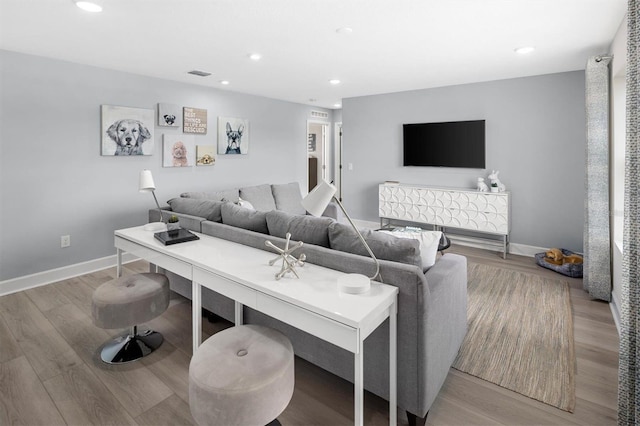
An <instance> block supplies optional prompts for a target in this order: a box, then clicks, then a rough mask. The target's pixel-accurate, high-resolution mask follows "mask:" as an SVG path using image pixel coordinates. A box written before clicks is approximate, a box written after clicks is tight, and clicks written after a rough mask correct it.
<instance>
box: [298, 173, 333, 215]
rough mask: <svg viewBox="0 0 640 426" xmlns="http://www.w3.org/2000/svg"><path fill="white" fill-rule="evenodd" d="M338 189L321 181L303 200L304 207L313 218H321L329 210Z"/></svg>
mask: <svg viewBox="0 0 640 426" xmlns="http://www.w3.org/2000/svg"><path fill="white" fill-rule="evenodd" d="M336 191H337V189H336V187H335V186H333V185H331V184H330V183H327V182H325V181H321V182H320V183H319V184H318V185H317V186H316V187H315V188H313V189H312V190H311V192H309V193H308V194H307V196H306V197H304V199H303V200H302V207H304V209H305V210H306V211H308V212H309V213H310V214H312V215H313V216H321V215H322V213H323V212H324V209H326V208H327V206H328V205H329V203H330V202H331V200H332V199H333V196H334V194H335V193H336Z"/></svg>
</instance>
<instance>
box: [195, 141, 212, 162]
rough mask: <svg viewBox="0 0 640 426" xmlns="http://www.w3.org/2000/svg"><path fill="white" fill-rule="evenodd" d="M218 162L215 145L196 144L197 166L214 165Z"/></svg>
mask: <svg viewBox="0 0 640 426" xmlns="http://www.w3.org/2000/svg"><path fill="white" fill-rule="evenodd" d="M214 164H216V146H215V145H197V146H196V166H213V165H214Z"/></svg>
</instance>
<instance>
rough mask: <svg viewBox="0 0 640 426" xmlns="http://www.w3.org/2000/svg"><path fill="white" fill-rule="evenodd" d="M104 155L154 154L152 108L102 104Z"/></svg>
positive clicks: (102, 151)
mask: <svg viewBox="0 0 640 426" xmlns="http://www.w3.org/2000/svg"><path fill="white" fill-rule="evenodd" d="M100 112H101V118H102V139H101V144H102V150H101V153H102V155H114V156H115V155H117V156H122V155H152V154H153V148H154V139H153V122H154V120H153V119H154V111H153V110H152V109H142V108H128V107H121V106H111V105H101V108H100Z"/></svg>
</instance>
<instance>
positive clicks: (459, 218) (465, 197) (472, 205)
mask: <svg viewBox="0 0 640 426" xmlns="http://www.w3.org/2000/svg"><path fill="white" fill-rule="evenodd" d="M378 199H379V216H380V226H381V227H388V226H390V225H391V221H392V220H397V221H404V222H412V223H424V224H429V225H433V226H434V227H435V228H436V229H440V228H457V229H463V230H467V231H474V232H481V233H485V234H491V235H499V236H501V237H502V252H503V257H504V258H506V256H507V253H508V251H509V232H510V230H511V201H510V194H509V192H479V191H477V190H473V189H458V188H435V187H429V186H421V185H409V184H402V183H391V182H385V183H382V184H380V186H379V190H378ZM385 220H386V223H385Z"/></svg>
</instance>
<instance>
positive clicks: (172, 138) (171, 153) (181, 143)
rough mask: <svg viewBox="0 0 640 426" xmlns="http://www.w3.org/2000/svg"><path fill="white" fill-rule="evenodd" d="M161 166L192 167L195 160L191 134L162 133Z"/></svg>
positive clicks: (193, 141)
mask: <svg viewBox="0 0 640 426" xmlns="http://www.w3.org/2000/svg"><path fill="white" fill-rule="evenodd" d="M162 139H163V144H164V145H163V150H162V153H163V160H162V167H192V166H193V165H194V160H195V157H196V156H195V137H194V136H193V135H168V134H164V135H162Z"/></svg>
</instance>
